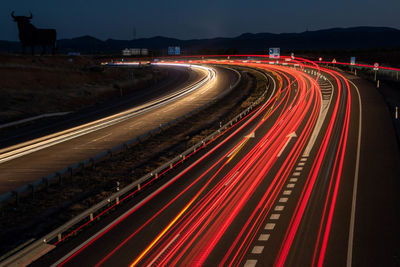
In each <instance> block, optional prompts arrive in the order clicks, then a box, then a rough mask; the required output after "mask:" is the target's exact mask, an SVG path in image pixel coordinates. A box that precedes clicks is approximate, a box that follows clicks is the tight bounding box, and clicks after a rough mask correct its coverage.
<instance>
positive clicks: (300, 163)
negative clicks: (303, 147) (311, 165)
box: [297, 162, 305, 166]
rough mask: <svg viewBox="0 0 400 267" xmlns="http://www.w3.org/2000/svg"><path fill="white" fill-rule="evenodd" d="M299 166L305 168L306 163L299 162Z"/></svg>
mask: <svg viewBox="0 0 400 267" xmlns="http://www.w3.org/2000/svg"><path fill="white" fill-rule="evenodd" d="M297 165H299V166H304V165H305V163H304V162H299V164H297Z"/></svg>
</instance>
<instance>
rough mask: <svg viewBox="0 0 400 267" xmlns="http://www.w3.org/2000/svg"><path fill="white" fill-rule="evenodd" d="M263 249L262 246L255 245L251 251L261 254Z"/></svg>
mask: <svg viewBox="0 0 400 267" xmlns="http://www.w3.org/2000/svg"><path fill="white" fill-rule="evenodd" d="M263 250H264V246H255V247H254V248H253V250H252V251H251V253H253V254H261V253H262V251H263Z"/></svg>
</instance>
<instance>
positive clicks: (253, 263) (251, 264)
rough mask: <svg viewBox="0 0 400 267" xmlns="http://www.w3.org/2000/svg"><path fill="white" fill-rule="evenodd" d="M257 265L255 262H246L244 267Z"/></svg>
mask: <svg viewBox="0 0 400 267" xmlns="http://www.w3.org/2000/svg"><path fill="white" fill-rule="evenodd" d="M256 264H257V260H247V261H246V263H245V264H244V267H254V266H256Z"/></svg>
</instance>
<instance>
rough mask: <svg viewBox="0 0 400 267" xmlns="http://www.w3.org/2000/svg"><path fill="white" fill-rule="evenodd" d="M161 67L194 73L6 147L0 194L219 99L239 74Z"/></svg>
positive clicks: (1, 155)
mask: <svg viewBox="0 0 400 267" xmlns="http://www.w3.org/2000/svg"><path fill="white" fill-rule="evenodd" d="M160 67H164V68H166V67H168V68H172V69H177V68H180V69H183V70H181V72H182V71H183V72H189V75H187V80H183V81H181V82H180V83H178V84H176V83H173V84H169V83H168V84H163V85H160V86H159V87H157V88H155V89H153V90H152V91H151V94H144V95H142V96H141V97H139V98H135V99H131V100H132V101H131V102H130V103H126V101H125V102H124V103H123V104H124V105H123V107H125V108H126V106H127V105H128V104H130V105H131V106H130V108H129V109H127V108H126V109H123V110H121V105H118V106H117V107H115V106H112V107H111V111H116V110H118V112H115V113H112V112H111V114H110V110H107V114H108V116H104V114H106V112H105V111H104V112H100V114H102V115H103V116H104V117H101V116H99V112H98V111H97V112H96V113H95V114H94V115H92V116H90V118H91V119H92V120H89V119H88V118H87V117H84V118H82V117H81V116H79V117H78V119H76V118H74V121H73V122H69V121H68V122H67V123H66V124H67V125H69V126H70V127H68V128H65V124H62V126H64V128H62V130H60V131H55V132H53V133H51V134H49V135H44V136H40V137H38V138H36V139H33V140H26V141H25V142H22V143H16V144H14V145H11V146H8V147H5V148H3V149H1V151H0V193H6V192H9V191H11V190H13V189H16V188H18V187H20V186H22V185H25V184H27V183H29V182H32V181H35V180H37V179H40V178H41V177H43V176H46V175H48V174H50V173H53V172H56V171H58V170H61V169H63V168H66V167H67V166H70V165H72V164H75V163H77V162H80V161H82V160H84V159H87V158H90V157H92V156H94V155H96V154H98V153H100V152H103V151H105V150H107V149H110V148H112V147H115V146H117V145H120V144H122V143H124V142H126V141H128V140H131V139H133V138H135V137H138V136H140V135H141V134H144V133H147V132H149V131H150V130H152V129H155V128H157V127H159V126H160V125H161V124H166V123H168V122H170V121H172V120H174V119H176V118H178V117H180V116H182V115H185V114H187V113H189V112H190V111H192V110H193V109H196V108H198V107H201V106H203V105H205V104H207V103H209V102H210V101H212V100H214V99H216V98H217V97H218V96H219V95H220V94H222V93H223V92H224V91H226V90H229V89H230V86H231V85H232V83H234V82H235V81H236V80H237V79H238V78H239V77H238V74H237V73H236V72H234V71H232V70H229V69H226V68H221V67H218V68H216V69H215V70H214V69H212V68H208V69H206V68H203V67H192V68H191V69H188V68H187V67H182V66H181V67H177V66H160ZM214 72H216V73H217V74H218V77H215V73H214ZM172 86H173V88H171V87H172ZM166 92H168V93H166ZM93 117H96V120H93ZM77 121H78V122H79V121H80V122H81V124H79V123H78V124H77ZM60 127H61V126H60ZM57 129H59V128H57ZM42 132H43V131H42ZM32 135H33V134H32ZM16 139H18V138H16ZM8 142H11V141H10V140H8Z"/></svg>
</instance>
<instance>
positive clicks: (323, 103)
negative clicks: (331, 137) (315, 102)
mask: <svg viewBox="0 0 400 267" xmlns="http://www.w3.org/2000/svg"><path fill="white" fill-rule="evenodd" d="M328 82H329V83H330V85H331V87H332V94H333V90H334V89H333V84H332V83H331V81H329V80H328ZM320 97H321V108H320V111H319V115H318V119H317V123H316V124H315V126H314V130H313V132H312V134H311V137H310V139H309V141H308V144H307V146H306V148H305V150H304V153H303V155H304V156H309V155H310V152H311V149H312V148H313V147H314V144H315V141H316V140H317V136H318V135H319V132H320V131H321V127H322V125H323V124H324V121H325V117H326V114H327V113H328V110H329V106H330V105H331V101H332V98H331V97H330V98H329V100H327V99H326V100H325V99H324V98H323V97H322V92H321V93H320Z"/></svg>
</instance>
